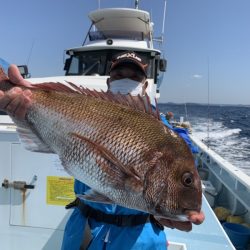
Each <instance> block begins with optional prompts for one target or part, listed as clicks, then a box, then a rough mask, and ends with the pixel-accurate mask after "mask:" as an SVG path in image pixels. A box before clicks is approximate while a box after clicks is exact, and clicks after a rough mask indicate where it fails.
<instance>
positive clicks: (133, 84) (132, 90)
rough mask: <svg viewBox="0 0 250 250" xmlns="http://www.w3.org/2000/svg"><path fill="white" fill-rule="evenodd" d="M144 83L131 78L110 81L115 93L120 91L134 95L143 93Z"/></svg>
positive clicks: (111, 88)
mask: <svg viewBox="0 0 250 250" xmlns="http://www.w3.org/2000/svg"><path fill="white" fill-rule="evenodd" d="M142 88H143V84H142V83H141V82H137V81H134V80H131V79H129V78H123V79H120V80H115V81H112V82H110V89H109V90H110V91H111V92H113V93H114V94H117V93H119V92H120V94H122V95H126V94H131V95H132V96H137V95H142Z"/></svg>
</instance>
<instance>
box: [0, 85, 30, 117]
mask: <svg viewBox="0 0 250 250" xmlns="http://www.w3.org/2000/svg"><path fill="white" fill-rule="evenodd" d="M30 97H31V91H30V90H25V91H22V89H20V88H17V87H15V88H13V89H11V90H10V91H8V92H6V93H5V94H4V93H3V92H0V109H1V110H3V111H5V112H7V113H8V114H9V115H11V116H12V117H16V118H18V119H24V117H25V114H26V111H27V108H28V107H29V105H30V104H31V98H30Z"/></svg>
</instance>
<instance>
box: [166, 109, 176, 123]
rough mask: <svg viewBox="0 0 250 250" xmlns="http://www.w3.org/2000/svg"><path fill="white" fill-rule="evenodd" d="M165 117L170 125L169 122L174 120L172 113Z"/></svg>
mask: <svg viewBox="0 0 250 250" xmlns="http://www.w3.org/2000/svg"><path fill="white" fill-rule="evenodd" d="M165 117H166V120H167V121H168V122H169V123H171V121H172V120H173V119H174V114H173V112H171V111H169V112H167V113H166V115H165Z"/></svg>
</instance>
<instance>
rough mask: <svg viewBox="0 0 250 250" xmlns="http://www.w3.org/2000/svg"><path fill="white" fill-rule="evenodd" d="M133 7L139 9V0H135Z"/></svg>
mask: <svg viewBox="0 0 250 250" xmlns="http://www.w3.org/2000/svg"><path fill="white" fill-rule="evenodd" d="M135 9H137V10H138V9H139V0H135Z"/></svg>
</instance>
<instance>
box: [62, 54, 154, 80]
mask: <svg viewBox="0 0 250 250" xmlns="http://www.w3.org/2000/svg"><path fill="white" fill-rule="evenodd" d="M121 52H123V50H98V51H80V52H74V55H73V56H71V61H70V65H69V67H68V69H67V70H66V75H100V76H105V75H109V68H110V65H111V62H112V58H114V56H115V55H116V54H119V53H121ZM136 53H137V54H139V55H140V56H141V57H142V58H143V61H146V62H148V65H149V66H148V70H147V76H148V78H153V64H154V58H153V57H151V56H150V53H149V52H136Z"/></svg>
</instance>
